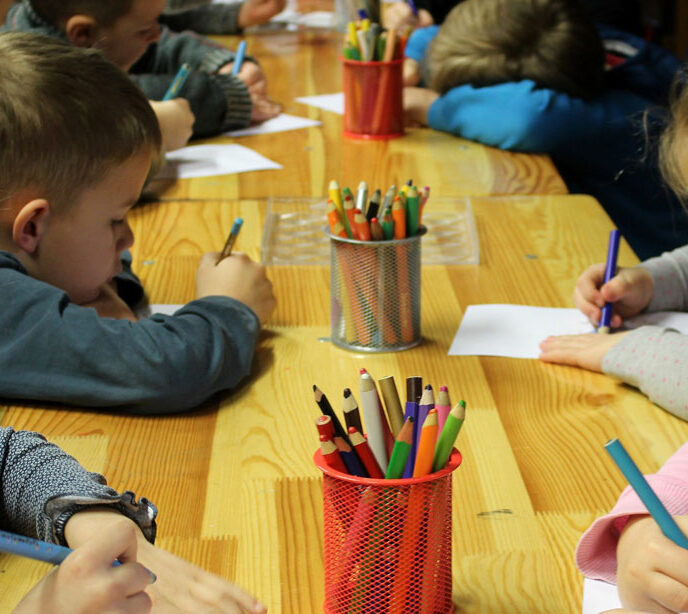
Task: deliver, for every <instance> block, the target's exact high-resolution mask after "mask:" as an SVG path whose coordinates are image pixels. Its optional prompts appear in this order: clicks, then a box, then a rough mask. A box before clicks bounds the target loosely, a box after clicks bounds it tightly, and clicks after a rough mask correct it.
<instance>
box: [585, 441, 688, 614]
mask: <svg viewBox="0 0 688 614" xmlns="http://www.w3.org/2000/svg"><path fill="white" fill-rule="evenodd" d="M647 480H648V482H649V483H650V485H651V486H652V489H653V490H654V491H655V492H656V493H657V496H658V497H659V498H660V500H661V501H662V503H664V506H665V507H666V508H667V510H668V511H669V513H670V514H672V515H674V516H675V520H676V523H677V524H678V526H679V528H680V529H681V530H682V531H683V533H685V534H687V535H688V444H684V445H683V446H681V448H679V450H678V451H677V452H676V453H675V454H674V455H673V456H672V457H671V458H670V459H669V460H668V461H667V462H666V463H664V465H663V466H662V467H661V469H660V470H659V471H658V472H657V473H656V474H654V475H650V476H647ZM576 563H577V564H578V567H579V569H580V570H581V571H582V572H583V573H584V574H585V575H586V576H588V577H590V578H594V579H596V580H605V581H607V582H612V583H616V584H617V587H618V591H619V597H620V599H621V603H622V604H623V605H624V607H626V608H633V609H634V612H635V611H636V610H637V611H638V612H644V613H658V614H659V613H661V614H666V613H667V612H672V613H673V612H686V611H687V610H688V551H687V550H685V549H684V548H681V547H680V546H678V545H676V544H675V543H674V542H672V541H671V540H670V539H669V538H667V537H665V536H664V534H663V533H662V531H661V530H660V528H659V526H658V525H657V523H656V522H655V520H654V519H653V518H652V517H650V516H649V515H648V512H647V508H646V507H645V505H643V503H642V502H641V501H640V499H639V498H638V496H637V495H636V494H635V491H633V489H632V488H631V487H630V486H628V487H627V488H626V489H625V490H624V491H623V493H622V494H621V496H620V497H619V500H618V501H617V503H616V505H615V506H614V508H613V509H612V510H611V512H609V514H607V515H606V516H603V517H601V518H598V519H597V520H596V521H595V522H594V523H593V524H592V526H591V527H590V528H589V529H588V530H587V531H586V532H585V534H584V535H583V536H582V538H581V540H580V542H579V543H578V547H577V549H576ZM624 611H626V610H624Z"/></svg>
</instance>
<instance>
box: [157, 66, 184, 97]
mask: <svg viewBox="0 0 688 614" xmlns="http://www.w3.org/2000/svg"><path fill="white" fill-rule="evenodd" d="M190 72H191V66H190V65H189V64H187V63H186V62H184V64H182V65H181V66H180V68H179V71H178V72H177V75H176V76H175V78H174V80H173V81H172V83H171V84H170V87H168V88H167V91H166V92H165V95H164V96H163V97H162V99H163V100H172V99H173V98H176V97H177V94H178V93H179V90H180V89H182V87H183V86H184V83H185V82H186V79H187V77H188V76H189V73H190Z"/></svg>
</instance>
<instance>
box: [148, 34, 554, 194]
mask: <svg viewBox="0 0 688 614" xmlns="http://www.w3.org/2000/svg"><path fill="white" fill-rule="evenodd" d="M216 38H217V40H218V41H220V42H222V43H223V44H225V45H227V46H228V47H230V48H232V49H236V47H237V44H238V42H237V41H238V38H236V37H229V36H227V37H216ZM340 49H341V35H339V34H337V33H332V32H327V31H309V32H287V33H267V34H261V35H254V36H252V37H250V39H249V44H248V51H249V53H250V54H251V55H253V56H254V57H256V58H257V59H258V60H259V61H260V63H261V65H262V67H263V70H264V71H265V74H266V75H268V88H269V92H270V95H271V96H272V97H273V98H274V99H275V100H278V101H280V102H281V103H282V104H283V105H284V112H285V113H289V114H291V115H297V116H300V117H308V118H311V119H316V120H319V121H321V122H322V126H317V127H313V128H307V129H302V130H294V131H291V132H286V133H281V134H266V135H254V136H247V137H241V138H234V139H232V138H228V137H220V138H214V139H212V140H211V142H213V143H239V144H241V145H244V146H246V147H249V148H251V149H254V150H255V151H257V152H258V153H260V154H262V155H264V156H266V157H267V158H270V159H271V160H274V161H275V162H278V163H279V164H281V165H282V166H283V167H284V170H267V171H260V172H253V173H245V174H240V175H225V176H222V177H208V178H198V179H191V180H181V181H178V182H177V183H175V184H173V185H171V186H167V185H158V186H156V192H157V194H158V195H159V196H160V197H161V198H164V199H186V198H201V199H204V198H262V197H268V196H322V195H323V194H325V193H326V192H327V186H328V184H329V182H330V180H331V179H337V180H338V181H339V182H340V183H341V184H342V185H347V184H348V185H353V186H354V187H355V186H357V185H358V182H359V181H360V180H361V178H362V177H366V178H367V181H368V182H369V183H370V184H371V185H389V184H390V183H395V184H396V185H402V184H403V183H404V182H406V180H407V179H409V178H414V179H416V181H418V182H420V181H422V182H423V185H430V186H433V187H435V188H438V187H440V186H441V187H442V190H443V194H444V195H445V196H466V195H488V194H565V193H566V191H567V190H566V186H565V184H564V183H563V181H562V179H561V177H560V176H559V174H558V173H557V171H556V169H555V168H554V165H553V164H552V162H551V160H550V159H549V158H548V157H547V156H534V155H526V154H514V153H507V152H503V151H499V150H496V149H493V148H490V147H484V146H482V145H479V144H477V143H472V142H470V141H466V140H463V139H457V138H456V137H454V136H451V135H448V134H444V133H440V132H434V131H429V130H420V129H411V130H409V131H408V134H407V135H406V137H405V138H403V139H394V140H390V141H385V142H380V141H378V142H375V143H371V142H361V141H356V140H350V139H344V138H343V137H342V116H341V115H337V114H336V113H332V112H329V111H322V110H320V109H317V108H315V107H310V106H306V105H304V104H301V103H299V102H296V101H295V100H294V99H295V98H297V97H301V96H313V95H316V94H332V93H335V92H341V91H342V76H341V66H340V63H339V59H338V58H339V54H340ZM271 75H273V77H272V78H271ZM201 142H204V141H199V143H201Z"/></svg>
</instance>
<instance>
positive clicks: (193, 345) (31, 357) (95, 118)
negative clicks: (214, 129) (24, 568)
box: [0, 33, 275, 413]
mask: <svg viewBox="0 0 688 614" xmlns="http://www.w3.org/2000/svg"><path fill="white" fill-rule="evenodd" d="M159 144H160V132H159V129H158V123H157V121H156V119H155V115H154V114H153V111H152V109H151V107H150V105H149V104H148V101H147V100H146V98H145V97H144V96H143V94H142V93H141V91H140V90H139V89H138V88H137V87H136V86H135V85H134V84H133V83H132V82H131V81H130V80H129V79H128V77H127V75H126V74H125V73H124V72H122V71H121V70H120V69H119V68H117V67H116V66H115V65H114V64H111V63H110V62H108V61H107V60H105V59H104V58H103V56H102V55H101V54H100V53H99V52H98V51H96V50H87V49H79V48H77V47H71V46H69V45H66V44H63V43H61V42H59V41H56V40H54V39H50V38H47V37H45V36H40V35H35V34H27V33H5V34H1V35H0V168H2V169H3V172H2V175H0V199H1V200H0V330H2V335H0V374H1V375H0V397H5V398H12V399H32V400H39V401H54V402H56V403H60V404H67V405H83V406H92V407H113V406H122V407H124V408H126V411H128V412H132V413H165V412H179V411H185V410H188V409H190V408H192V407H194V406H196V405H198V404H199V403H200V402H202V401H203V400H205V399H207V398H208V397H210V396H211V395H212V394H214V393H216V392H218V391H220V390H225V389H228V388H232V387H234V386H236V385H237V384H238V383H239V382H240V381H241V380H242V379H243V378H244V377H246V376H247V375H248V374H249V372H250V369H251V362H252V358H253V353H254V349H255V346H256V342H257V339H258V334H259V332H260V327H261V324H262V323H263V322H265V320H266V319H267V318H268V316H269V315H270V313H271V312H272V310H273V309H274V307H275V299H274V297H273V294H272V285H271V284H270V282H269V280H268V279H267V277H266V275H265V269H264V267H262V266H261V265H259V264H257V263H254V262H252V261H251V260H249V258H248V257H247V256H246V255H245V254H239V253H233V254H232V255H231V256H230V257H228V258H225V259H223V260H222V261H221V262H219V263H217V260H218V254H217V253H210V254H205V255H204V256H203V258H202V259H201V263H200V266H199V269H198V273H197V280H196V295H197V297H198V298H197V300H194V301H191V302H190V303H188V304H187V305H185V306H184V307H183V308H182V309H180V310H179V311H177V312H176V313H175V314H174V315H173V316H163V315H154V316H153V317H151V318H148V319H143V320H140V321H136V317H135V316H134V314H133V313H132V310H131V307H132V306H134V305H135V304H136V303H137V301H140V300H141V299H142V298H143V289H142V287H141V285H140V283H139V281H138V279H137V278H136V277H135V276H134V274H133V273H132V272H131V270H130V268H129V262H130V259H129V257H128V254H127V253H126V252H125V250H127V248H128V247H130V246H131V245H132V243H133V240H134V238H133V235H132V232H131V228H130V227H129V225H128V223H127V213H128V211H129V209H130V208H131V207H132V206H133V205H134V204H135V203H136V202H137V200H138V198H139V194H140V191H141V187H142V185H143V183H144V180H145V179H146V176H147V175H148V173H149V170H150V167H151V160H152V159H153V158H154V156H156V155H157V152H158V148H159ZM216 263H217V264H216ZM89 307H92V308H89Z"/></svg>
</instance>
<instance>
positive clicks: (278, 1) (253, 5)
mask: <svg viewBox="0 0 688 614" xmlns="http://www.w3.org/2000/svg"><path fill="white" fill-rule="evenodd" d="M285 5H286V0H244V2H231V3H228V4H225V3H221V4H213V2H212V0H167V6H166V7H165V11H164V12H163V14H162V15H161V17H160V21H161V22H162V23H164V24H165V25H166V26H168V27H169V28H170V29H172V30H174V31H176V32H181V31H183V30H193V31H194V32H200V33H201V34H237V33H238V32H241V31H242V30H243V29H244V28H249V27H251V26H255V25H258V24H261V23H265V22H266V21H269V20H270V18H272V17H274V16H275V15H277V14H278V13H280V12H282V10H284V7H285Z"/></svg>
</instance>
